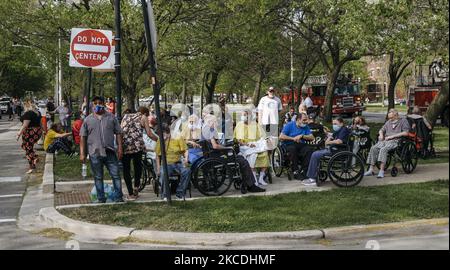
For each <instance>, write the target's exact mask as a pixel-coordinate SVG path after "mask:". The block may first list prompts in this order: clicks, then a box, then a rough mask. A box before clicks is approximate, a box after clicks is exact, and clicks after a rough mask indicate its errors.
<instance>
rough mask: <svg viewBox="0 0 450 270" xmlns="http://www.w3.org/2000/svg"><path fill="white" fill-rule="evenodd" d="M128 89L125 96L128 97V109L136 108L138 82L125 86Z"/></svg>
mask: <svg viewBox="0 0 450 270" xmlns="http://www.w3.org/2000/svg"><path fill="white" fill-rule="evenodd" d="M124 89H125V90H126V92H125V96H126V97H127V109H132V110H133V109H135V106H136V84H132V85H131V86H126V87H124Z"/></svg>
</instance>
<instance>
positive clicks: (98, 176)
mask: <svg viewBox="0 0 450 270" xmlns="http://www.w3.org/2000/svg"><path fill="white" fill-rule="evenodd" d="M89 160H90V162H91V170H92V174H93V175H94V181H95V188H96V189H97V197H98V200H99V201H100V202H105V201H106V197H105V189H104V186H103V165H104V166H106V168H107V169H108V171H109V175H111V178H112V182H113V186H114V195H113V197H114V198H113V200H114V201H119V200H122V198H123V194H122V181H121V180H120V173H119V160H118V159H117V156H116V153H115V152H113V151H110V150H107V151H106V157H102V156H96V155H94V156H91V155H89Z"/></svg>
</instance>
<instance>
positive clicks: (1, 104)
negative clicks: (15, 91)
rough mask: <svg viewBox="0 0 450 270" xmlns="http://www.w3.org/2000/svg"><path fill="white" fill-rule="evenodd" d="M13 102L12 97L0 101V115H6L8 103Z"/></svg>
mask: <svg viewBox="0 0 450 270" xmlns="http://www.w3.org/2000/svg"><path fill="white" fill-rule="evenodd" d="M10 101H11V98H10V97H2V98H1V99H0V113H6V112H7V111H8V103H9V102H10Z"/></svg>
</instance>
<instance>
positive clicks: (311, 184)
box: [302, 178, 317, 186]
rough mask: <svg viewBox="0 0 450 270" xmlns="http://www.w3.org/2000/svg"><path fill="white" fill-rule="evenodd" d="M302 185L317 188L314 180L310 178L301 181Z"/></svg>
mask: <svg viewBox="0 0 450 270" xmlns="http://www.w3.org/2000/svg"><path fill="white" fill-rule="evenodd" d="M302 184H303V185H305V186H317V184H316V180H314V179H312V178H309V179H307V180H304V181H302Z"/></svg>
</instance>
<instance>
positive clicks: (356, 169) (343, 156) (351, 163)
mask: <svg viewBox="0 0 450 270" xmlns="http://www.w3.org/2000/svg"><path fill="white" fill-rule="evenodd" d="M316 135H317V136H315V140H314V141H311V142H309V145H311V146H312V147H314V148H315V150H319V149H321V148H323V146H324V144H325V134H316ZM352 148H353V145H352V143H351V142H350V143H349V144H343V145H332V146H330V150H331V155H329V156H325V157H323V158H322V159H321V160H320V165H319V173H318V179H317V181H316V183H317V186H320V185H321V184H323V182H325V181H326V180H327V179H328V178H330V180H331V182H333V184H335V185H336V186H338V187H351V186H355V185H357V184H359V182H361V180H362V178H363V176H364V171H365V170H364V169H365V168H364V161H363V160H362V159H361V157H360V156H359V155H357V154H355V153H353V152H352ZM287 155H288V153H287V151H286V146H285V145H283V144H280V145H279V146H278V147H277V148H276V149H275V150H274V152H273V154H272V168H273V169H274V172H275V175H276V176H277V177H280V176H281V175H282V173H283V171H284V170H286V171H288V172H289V170H290V169H289V168H290V164H289V158H288V156H287ZM299 169H300V166H299ZM305 169H306V168H305ZM288 179H289V180H292V176H291V175H290V173H288Z"/></svg>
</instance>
